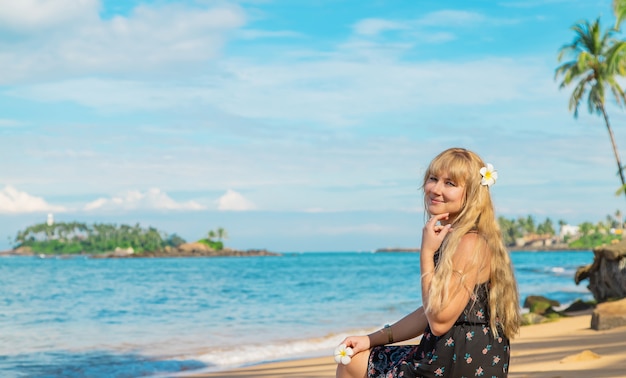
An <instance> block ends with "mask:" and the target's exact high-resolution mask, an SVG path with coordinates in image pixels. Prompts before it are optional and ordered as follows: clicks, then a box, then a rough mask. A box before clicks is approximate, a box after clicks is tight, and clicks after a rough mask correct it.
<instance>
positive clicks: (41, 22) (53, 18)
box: [0, 0, 100, 33]
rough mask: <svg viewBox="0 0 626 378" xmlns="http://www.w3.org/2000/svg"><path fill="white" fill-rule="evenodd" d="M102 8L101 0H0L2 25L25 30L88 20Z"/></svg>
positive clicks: (0, 22)
mask: <svg viewBox="0 0 626 378" xmlns="http://www.w3.org/2000/svg"><path fill="white" fill-rule="evenodd" d="M99 8H100V1H98V0H54V1H49V0H19V1H15V0H0V29H8V30H11V31H14V32H18V33H26V32H33V31H41V30H44V29H48V28H52V27H58V26H64V27H67V25H68V23H73V22H81V23H87V22H89V21H90V19H91V18H96V17H97V14H98V10H99Z"/></svg>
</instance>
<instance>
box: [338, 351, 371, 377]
mask: <svg viewBox="0 0 626 378" xmlns="http://www.w3.org/2000/svg"><path fill="white" fill-rule="evenodd" d="M369 355H370V353H369V350H368V351H364V352H361V353H358V354H356V355H354V356H352V361H350V363H349V364H348V365H343V364H339V365H337V373H336V376H337V378H367V364H368V362H369Z"/></svg>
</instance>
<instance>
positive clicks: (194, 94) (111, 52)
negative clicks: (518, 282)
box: [0, 0, 626, 251]
mask: <svg viewBox="0 0 626 378" xmlns="http://www.w3.org/2000/svg"><path fill="white" fill-rule="evenodd" d="M610 4H611V2H610V1H609V0H603V1H593V0H567V1H565V0H563V1H561V0H552V1H546V0H542V1H539V0H526V1H525V0H518V1H481V0H476V1H456V0H455V1H446V2H441V1H427V0H426V1H341V0H333V1H326V0H308V1H304V0H303V1H292V0H282V1H271V0H249V1H210V0H204V1H203V0H195V1H191V0H190V1H165V0H163V1H129V0H116V1H107V0H105V1H97V0H80V1H79V0H54V1H42V0H21V1H19V2H15V1H13V0H0V44H1V49H0V72H2V75H0V159H1V161H2V163H3V164H2V170H1V171H0V172H1V173H0V246H2V247H3V248H8V246H9V245H10V243H9V241H10V240H11V239H12V238H14V237H15V233H16V231H17V230H19V229H22V228H24V227H26V226H28V225H31V224H33V223H39V222H43V221H45V219H46V216H47V214H48V213H53V214H54V217H55V219H56V220H57V221H73V220H77V221H81V222H87V223H92V222H112V223H118V224H119V223H129V224H135V223H137V222H139V223H141V224H143V225H152V226H155V227H157V228H159V229H161V230H162V231H165V232H167V233H177V234H179V235H181V236H183V237H184V238H185V239H187V240H195V239H199V238H201V237H203V236H204V235H205V234H206V232H207V231H208V230H210V229H215V228H217V227H224V228H225V229H226V230H227V231H228V233H229V235H230V238H229V240H227V243H226V244H227V245H229V246H231V247H234V248H268V249H270V250H275V251H333V250H372V249H376V248H379V247H392V246H402V247H415V246H419V240H420V232H421V227H422V225H423V220H424V216H423V206H422V199H421V195H420V191H419V186H420V179H421V176H422V174H423V172H424V169H425V167H426V165H427V164H428V162H429V161H430V159H431V158H432V157H433V156H434V155H436V154H437V153H438V152H440V151H441V150H443V149H445V148H448V147H452V146H461V147H467V148H470V149H473V150H475V151H476V152H477V153H479V154H480V155H481V156H482V157H483V158H484V159H485V160H486V161H488V162H491V163H493V164H494V166H495V167H496V169H497V170H498V173H499V181H498V182H497V184H496V185H495V186H494V187H492V189H491V190H492V193H493V197H494V201H495V203H496V207H497V211H498V215H502V216H506V217H509V218H513V217H515V218H516V217H519V216H527V215H529V214H530V215H533V216H534V217H535V218H536V220H538V221H543V220H544V219H545V218H547V217H549V218H551V219H552V220H553V221H554V222H555V223H556V222H557V221H558V220H560V219H563V220H565V221H567V222H569V223H571V224H578V223H580V222H582V221H586V220H589V221H593V222H596V221H599V220H604V219H605V218H606V215H608V214H614V213H615V212H616V210H618V209H620V210H621V211H622V212H624V211H625V207H624V205H625V204H626V202H625V201H624V198H623V197H617V196H615V195H614V193H615V191H616V189H617V188H618V186H619V180H618V178H617V176H616V167H615V161H614V157H613V153H612V151H611V146H610V143H609V138H608V134H607V131H606V128H605V126H604V124H603V122H602V120H601V119H600V118H599V117H597V116H590V115H588V114H587V113H586V108H582V109H581V110H583V111H582V112H581V115H580V117H579V118H578V119H577V120H575V119H574V118H573V117H572V115H571V113H570V112H569V111H568V109H567V103H568V97H569V91H568V90H563V91H559V89H558V84H557V82H556V81H555V80H554V69H555V67H556V66H557V61H556V57H557V51H558V49H559V47H561V46H562V45H564V44H566V43H568V42H570V41H571V40H572V38H573V34H572V32H571V30H570V29H569V28H570V27H571V26H572V25H573V24H574V23H575V22H577V21H578V20H581V19H589V20H592V19H595V18H596V17H598V16H602V21H603V23H604V25H606V26H607V27H608V26H610V25H612V22H613V18H612V14H611V7H610ZM609 112H610V113H609V114H610V116H611V119H612V122H613V126H614V132H615V137H616V141H617V144H618V147H619V148H620V153H621V155H622V156H623V157H624V158H626V154H625V153H626V151H625V149H626V128H625V126H624V125H625V123H626V116H625V115H624V111H623V110H621V109H618V108H616V107H615V106H614V105H613V103H611V104H609Z"/></svg>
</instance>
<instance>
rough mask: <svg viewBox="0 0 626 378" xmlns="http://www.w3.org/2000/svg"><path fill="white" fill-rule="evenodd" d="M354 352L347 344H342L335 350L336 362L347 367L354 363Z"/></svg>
mask: <svg viewBox="0 0 626 378" xmlns="http://www.w3.org/2000/svg"><path fill="white" fill-rule="evenodd" d="M353 354H354V351H353V350H352V348H350V347H347V346H346V344H341V345H339V346H338V347H337V348H335V362H336V363H338V364H339V363H342V364H344V365H347V364H349V363H350V361H352V355H353Z"/></svg>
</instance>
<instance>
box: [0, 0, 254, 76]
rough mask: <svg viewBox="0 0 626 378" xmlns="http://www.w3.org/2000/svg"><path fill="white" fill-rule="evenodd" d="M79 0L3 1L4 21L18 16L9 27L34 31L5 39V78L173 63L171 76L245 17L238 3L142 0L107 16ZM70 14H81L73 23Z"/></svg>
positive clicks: (136, 70)
mask: <svg viewBox="0 0 626 378" xmlns="http://www.w3.org/2000/svg"><path fill="white" fill-rule="evenodd" d="M77 1H78V0H63V1H56V2H51V1H34V0H29V1H27V2H26V3H24V4H22V0H20V1H12V0H0V24H2V22H3V21H5V20H13V18H14V17H17V20H18V21H14V22H13V24H15V25H16V26H14V27H11V25H13V24H7V25H5V28H6V27H9V28H12V29H10V30H9V33H8V34H9V35H12V34H14V33H18V34H19V32H21V31H22V30H18V28H19V27H23V28H27V29H28V30H27V31H28V32H29V33H30V34H29V35H28V37H27V38H11V39H7V41H5V42H6V43H5V45H3V46H4V47H3V50H2V52H0V70H1V71H3V72H7V73H9V72H10V73H11V74H7V75H3V77H2V83H12V84H13V83H20V82H21V81H22V80H26V81H32V80H37V79H39V80H40V81H47V80H58V79H60V78H73V77H84V76H90V75H96V74H97V75H102V74H107V75H113V76H115V75H122V76H124V75H127V74H133V75H135V76H146V75H156V74H158V75H160V76H162V75H163V73H164V72H165V71H164V69H165V68H175V69H174V70H171V71H170V72H169V75H174V76H176V75H179V74H181V73H184V72H186V71H188V70H189V69H190V67H191V66H193V65H195V64H198V65H199V64H203V63H204V62H206V61H207V60H208V59H211V58H214V57H215V56H216V55H217V54H218V53H219V51H220V49H221V47H222V45H223V43H224V42H225V40H226V39H227V38H228V37H229V33H230V32H232V31H234V30H236V29H238V28H239V27H241V26H243V25H244V23H245V15H244V12H243V10H242V9H241V8H240V7H238V6H236V5H219V6H214V7H206V8H194V7H184V6H183V5H178V4H173V5H163V6H158V7H155V6H152V7H150V6H145V5H141V6H138V7H136V8H135V9H133V11H132V12H131V13H130V15H129V16H115V17H113V18H111V19H102V18H100V16H99V14H98V11H99V9H98V6H95V5H94V4H96V5H99V3H94V2H93V1H82V2H80V5H82V6H80V5H79V6H77V7H75V8H72V7H71V6H70V4H74V3H75V2H77ZM3 3H7V4H8V3H10V4H14V3H15V4H18V3H19V4H21V5H19V6H18V5H15V6H7V5H6V4H3ZM39 3H42V4H43V3H45V4H51V3H55V6H52V5H49V6H47V7H46V6H41V4H39ZM57 3H58V4H57ZM68 7H69V8H70V9H66V8H68ZM23 13H24V15H22V14H23ZM16 15H21V16H19V17H18V16H16ZM68 18H71V19H72V20H75V21H76V20H78V21H77V22H73V23H68V22H67V21H68ZM21 25H26V26H21ZM0 28H1V27H0ZM0 36H1V34H0ZM42 62H45V64H42ZM202 68H203V69H206V66H205V65H204V66H203V67H202Z"/></svg>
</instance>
